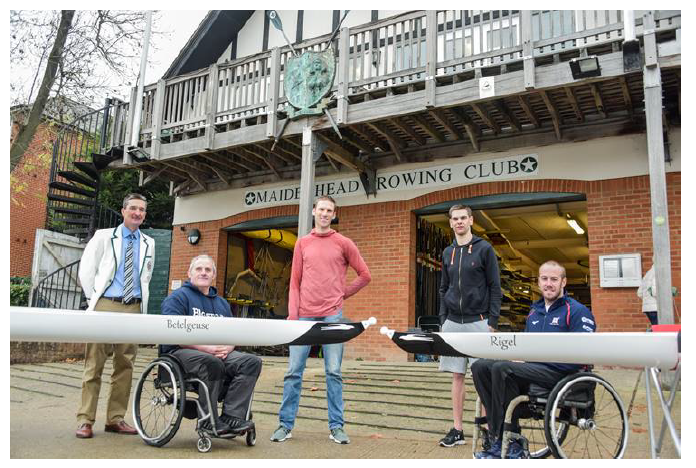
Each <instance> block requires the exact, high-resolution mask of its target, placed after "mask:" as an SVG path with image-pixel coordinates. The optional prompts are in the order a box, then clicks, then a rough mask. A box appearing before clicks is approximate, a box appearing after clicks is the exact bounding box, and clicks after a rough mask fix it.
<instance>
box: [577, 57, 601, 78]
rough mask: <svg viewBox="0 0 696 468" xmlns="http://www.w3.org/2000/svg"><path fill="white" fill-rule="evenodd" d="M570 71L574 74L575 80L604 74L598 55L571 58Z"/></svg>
mask: <svg viewBox="0 0 696 468" xmlns="http://www.w3.org/2000/svg"><path fill="white" fill-rule="evenodd" d="M569 63H570V72H571V73H572V74H573V79H574V80H579V79H580V78H590V77H593V76H599V75H601V74H602V70H601V68H600V67H599V59H598V58H597V56H596V55H593V56H591V57H580V58H574V59H571V60H570V62H569Z"/></svg>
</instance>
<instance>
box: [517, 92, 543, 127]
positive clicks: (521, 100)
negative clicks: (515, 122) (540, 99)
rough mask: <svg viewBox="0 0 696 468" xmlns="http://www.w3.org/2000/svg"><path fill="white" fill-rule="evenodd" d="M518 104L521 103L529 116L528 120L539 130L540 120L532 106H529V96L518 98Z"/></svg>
mask: <svg viewBox="0 0 696 468" xmlns="http://www.w3.org/2000/svg"><path fill="white" fill-rule="evenodd" d="M517 102H518V103H519V105H520V107H521V108H522V110H523V111H524V113H525V114H526V115H527V118H528V119H529V121H530V122H531V123H532V125H533V126H534V128H539V118H538V117H537V116H536V114H535V113H534V110H533V109H532V106H530V105H529V101H528V100H527V96H517Z"/></svg>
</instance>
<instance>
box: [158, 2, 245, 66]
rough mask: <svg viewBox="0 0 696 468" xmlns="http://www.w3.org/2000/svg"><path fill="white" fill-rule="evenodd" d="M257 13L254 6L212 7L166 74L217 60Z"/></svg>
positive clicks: (205, 64) (206, 64) (207, 64)
mask: <svg viewBox="0 0 696 468" xmlns="http://www.w3.org/2000/svg"><path fill="white" fill-rule="evenodd" d="M253 13H254V10H211V11H210V12H209V13H208V15H207V16H206V17H205V18H204V19H203V21H201V24H200V25H199V26H198V28H197V29H196V31H195V32H194V33H193V35H192V36H191V38H190V39H189V40H188V42H187V43H186V45H185V46H184V47H183V48H182V49H181V52H179V55H178V56H177V57H176V59H174V62H172V64H171V65H170V66H169V69H168V70H167V71H166V72H165V73H164V76H163V77H162V78H163V79H168V78H173V77H175V76H179V75H184V74H186V73H189V72H192V71H195V70H200V69H202V68H206V67H208V66H209V65H210V64H212V63H215V62H217V60H218V58H219V57H220V56H221V55H222V54H223V52H225V49H227V47H229V45H230V43H231V42H232V41H233V40H236V35H237V33H238V32H239V31H240V30H241V29H242V28H243V27H244V25H245V24H246V22H247V20H248V19H249V18H251V15H252V14H253Z"/></svg>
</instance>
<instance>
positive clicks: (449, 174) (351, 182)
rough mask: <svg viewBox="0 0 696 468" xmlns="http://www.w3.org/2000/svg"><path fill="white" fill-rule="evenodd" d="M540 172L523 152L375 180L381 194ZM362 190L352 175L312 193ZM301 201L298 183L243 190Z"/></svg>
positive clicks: (266, 199)
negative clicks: (507, 156) (516, 154)
mask: <svg viewBox="0 0 696 468" xmlns="http://www.w3.org/2000/svg"><path fill="white" fill-rule="evenodd" d="M538 173H539V155H537V154H522V155H518V156H512V157H509V158H501V159H491V160H488V161H477V162H464V163H457V164H451V165H443V166H434V167H432V166H431V167H421V168H418V169H410V170H407V171H395V172H378V173H377V180H376V183H377V192H378V194H379V192H395V191H399V190H412V189H427V188H430V187H442V186H450V185H467V184H471V183H480V182H493V181H495V180H501V179H505V180H508V179H515V178H521V177H530V176H535V175H538ZM360 193H365V192H364V190H363V188H362V183H361V182H360V178H359V177H349V178H345V179H338V180H332V181H320V182H317V183H316V184H315V185H314V194H313V196H314V197H320V196H323V195H330V196H332V197H334V198H340V197H345V196H349V195H359V194H360ZM378 196H379V195H378ZM299 201H300V186H299V185H291V186H285V187H275V188H272V189H257V190H249V191H247V192H245V193H244V204H245V205H246V206H248V207H254V208H256V207H261V206H266V205H275V204H278V203H299Z"/></svg>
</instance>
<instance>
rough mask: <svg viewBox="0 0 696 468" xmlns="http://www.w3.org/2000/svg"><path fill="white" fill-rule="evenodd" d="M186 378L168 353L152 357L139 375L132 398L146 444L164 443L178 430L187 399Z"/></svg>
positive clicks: (134, 411)
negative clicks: (167, 355) (155, 357)
mask: <svg viewBox="0 0 696 468" xmlns="http://www.w3.org/2000/svg"><path fill="white" fill-rule="evenodd" d="M185 397H186V391H185V388H184V378H183V376H182V375H181V369H180V368H179V366H178V364H177V363H176V362H174V361H172V360H171V359H169V358H167V357H159V358H157V359H155V360H154V361H152V362H151V363H150V364H149V365H148V366H147V367H146V368H145V371H144V372H143V373H142V375H141V376H140V379H139V380H138V383H137V385H136V390H135V397H134V400H133V420H134V421H135V427H136V429H137V430H138V434H140V437H141V438H142V439H143V440H144V441H145V443H146V444H148V445H152V446H155V447H162V446H163V445H165V444H166V443H167V442H169V441H170V440H171V439H172V437H174V435H175V434H176V431H178V430H179V425H180V424H181V418H182V417H183V415H184V404H185V403H186V398H185Z"/></svg>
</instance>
